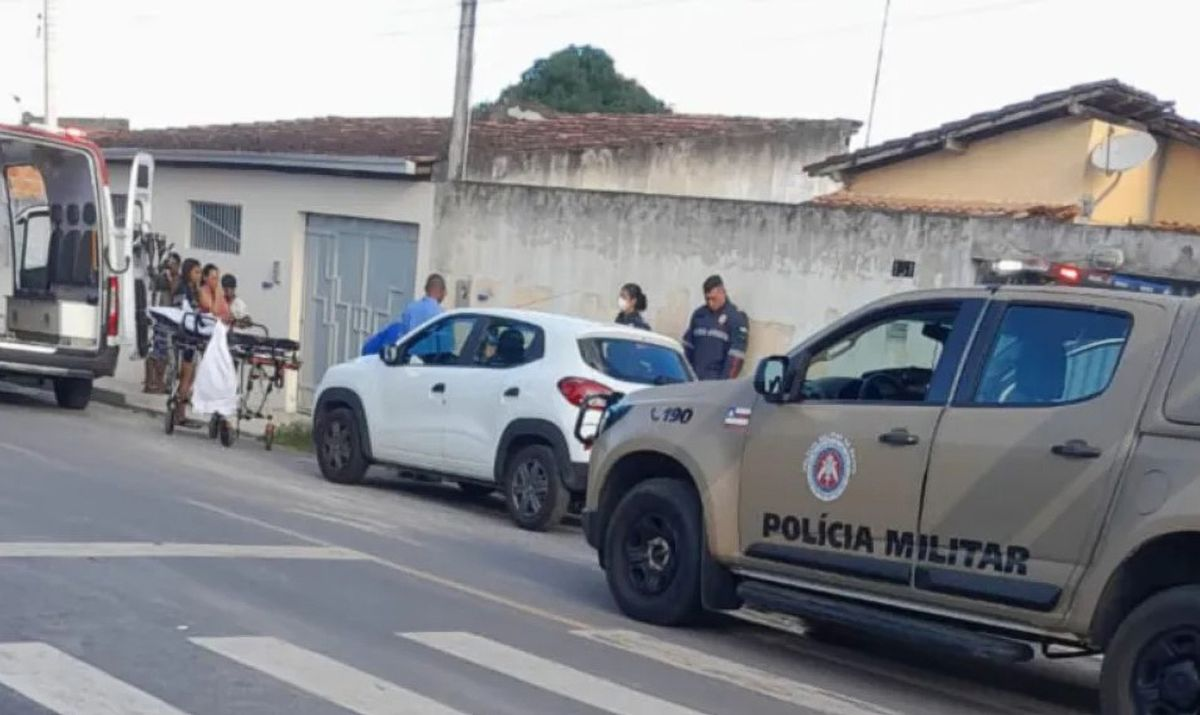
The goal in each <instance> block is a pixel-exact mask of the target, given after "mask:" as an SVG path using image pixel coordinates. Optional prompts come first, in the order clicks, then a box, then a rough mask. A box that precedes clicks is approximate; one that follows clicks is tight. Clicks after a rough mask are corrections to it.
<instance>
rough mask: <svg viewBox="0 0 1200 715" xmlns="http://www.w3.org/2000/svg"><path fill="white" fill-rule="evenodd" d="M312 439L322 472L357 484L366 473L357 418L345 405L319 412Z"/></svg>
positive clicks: (344, 482) (339, 480)
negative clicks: (314, 442)
mask: <svg viewBox="0 0 1200 715" xmlns="http://www.w3.org/2000/svg"><path fill="white" fill-rule="evenodd" d="M314 435H315V437H314V439H315V441H316V448H317V465H318V466H319V467H320V468H321V476H323V477H325V478H326V479H327V480H329V481H331V482H335V483H337V484H358V483H359V482H361V481H362V479H363V475H365V474H366V473H367V458H366V456H365V455H363V450H362V436H361V435H360V434H359V432H358V420H356V419H355V418H354V413H353V412H351V411H350V410H348V409H346V408H345V407H339V408H338V409H336V410H330V411H328V412H324V413H322V414H321V415H320V416H319V417H318V418H317V425H316V430H315V432H314Z"/></svg>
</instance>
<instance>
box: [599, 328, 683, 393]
mask: <svg viewBox="0 0 1200 715" xmlns="http://www.w3.org/2000/svg"><path fill="white" fill-rule="evenodd" d="M579 352H580V354H581V355H582V356H583V361H584V362H585V363H587V365H588V367H590V368H592V369H593V370H596V371H598V372H602V373H604V374H605V375H608V376H609V377H611V378H614V379H616V380H621V381H622V382H632V383H636V384H639V385H670V384H673V383H677V382H688V381H690V380H691V379H692V373H691V371H690V370H689V369H688V366H687V363H686V362H685V361H684V358H683V355H682V354H680V353H679V351H677V350H672V349H671V348H669V347H666V346H663V345H658V344H656V343H648V342H643V341H641V340H627V339H624V338H585V339H583V340H580V341H579Z"/></svg>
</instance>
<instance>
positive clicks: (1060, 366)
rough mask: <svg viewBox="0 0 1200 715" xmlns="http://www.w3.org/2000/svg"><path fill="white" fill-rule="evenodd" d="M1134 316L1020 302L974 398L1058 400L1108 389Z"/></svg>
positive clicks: (1007, 316)
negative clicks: (1021, 303)
mask: <svg viewBox="0 0 1200 715" xmlns="http://www.w3.org/2000/svg"><path fill="white" fill-rule="evenodd" d="M1132 328H1133V319H1132V318H1131V317H1130V316H1128V315H1126V314H1124V313H1115V312H1102V311H1095V310H1087V309H1072V308H1059V307H1050V306H1038V305H1014V306H1011V307H1009V308H1008V310H1006V311H1005V313H1004V319H1003V320H1002V321H1001V323H1000V330H999V332H998V333H997V335H996V340H995V342H994V343H993V345H992V349H991V352H990V353H989V355H988V360H987V363H985V365H984V368H983V376H982V378H981V379H980V381H979V387H978V389H976V391H975V397H974V399H973V400H972V402H974V403H975V404H985V405H1013V406H1017V405H1025V406H1037V405H1054V404H1062V403H1066V402H1078V401H1080V400H1086V399H1089V398H1092V397H1095V396H1096V395H1099V394H1100V393H1102V392H1104V390H1106V389H1107V388H1108V384H1109V383H1110V382H1111V381H1112V376H1113V373H1115V372H1116V370H1117V363H1118V361H1119V360H1120V358H1121V351H1122V349H1123V348H1124V347H1125V341H1126V340H1127V339H1128V338H1129V332H1130V330H1131V329H1132Z"/></svg>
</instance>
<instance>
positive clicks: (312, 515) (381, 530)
mask: <svg viewBox="0 0 1200 715" xmlns="http://www.w3.org/2000/svg"><path fill="white" fill-rule="evenodd" d="M287 511H288V513H289V514H298V515H299V516H306V517H308V518H309V519H317V520H318V521H325V522H329V523H330V524H338V525H340V526H348V527H350V528H351V529H358V530H359V531H365V532H367V533H370V534H376V535H378V536H386V537H387V538H389V539H395V540H396V541H399V542H400V543H402V544H408V545H409V546H424V544H423V543H421V542H420V541H417V540H416V539H413V538H411V537H408V536H404V535H403V534H400V533H397V527H396V526H395V525H392V524H386V523H384V522H381V521H375V520H372V519H366V518H364V517H353V518H352V517H348V516H339V515H337V514H328V513H326V512H321V511H310V510H308V509H302V508H299V507H293V508H291V509H288V510H287Z"/></svg>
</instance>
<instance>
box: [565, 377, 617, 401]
mask: <svg viewBox="0 0 1200 715" xmlns="http://www.w3.org/2000/svg"><path fill="white" fill-rule="evenodd" d="M558 391H559V392H561V393H562V396H563V397H565V398H566V400H567V402H570V403H571V404H572V405H574V406H575V407H579V406H580V405H582V404H583V401H584V400H586V399H587V398H588V397H590V396H592V395H608V394H611V393H612V388H610V387H608V386H607V385H601V384H600V383H598V382H596V381H595V380H588V379H587V378H583V377H564V378H563V379H561V380H559V381H558Z"/></svg>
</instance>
